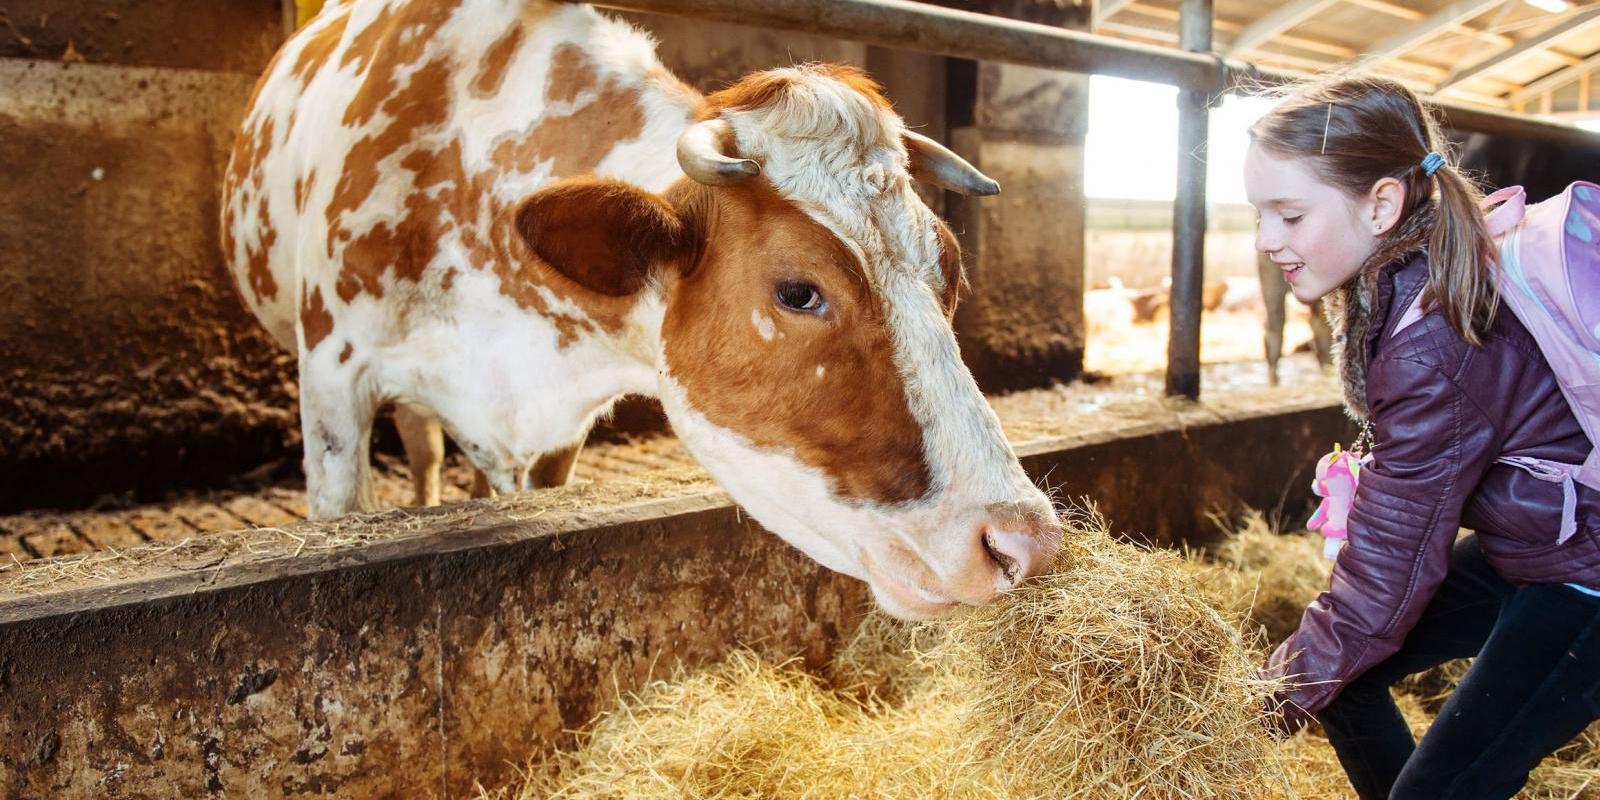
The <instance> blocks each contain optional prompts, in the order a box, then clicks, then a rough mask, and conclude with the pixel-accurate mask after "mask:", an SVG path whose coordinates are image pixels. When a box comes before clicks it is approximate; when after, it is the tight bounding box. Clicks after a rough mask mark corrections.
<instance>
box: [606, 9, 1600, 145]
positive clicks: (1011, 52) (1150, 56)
mask: <svg viewBox="0 0 1600 800" xmlns="http://www.w3.org/2000/svg"><path fill="white" fill-rule="evenodd" d="M1376 2H1381V0H1363V4H1367V3H1376ZM602 4H603V5H606V6H610V7H612V8H622V9H628V10H630V11H645V12H650V13H655V14H675V15H680V16H691V17H695V18H697V19H706V20H714V21H717V22H731V23H735V24H741V25H758V26H762V27H767V28H773V29H777V30H791V31H805V32H807V33H819V34H824V35H828V36H835V37H838V38H840V39H847V40H850V41H856V42H866V43H868V44H877V45H883V46H885V47H899V48H903V49H908V50H921V51H924V52H929V53H939V54H941V55H947V56H954V57H956V58H970V59H978V60H984V61H998V62H1003V63H1008V64H1023V65H1027V66H1033V67H1044V68H1045V69H1059V70H1065V71H1068V72H1093V73H1099V74H1105V75H1114V76H1117V77H1122V78H1134V79H1137V80H1147V81H1156V82H1159V83H1166V84H1172V85H1176V86H1178V87H1180V88H1182V87H1188V88H1194V89H1202V90H1207V91H1216V90H1217V89H1218V86H1219V83H1220V82H1221V80H1222V78H1223V75H1222V70H1221V68H1220V67H1219V63H1218V60H1217V59H1216V58H1215V57H1214V56H1211V55H1208V54H1204V53H1197V52H1196V53H1191V52H1184V51H1181V50H1173V49H1170V48H1166V47H1158V46H1155V45H1142V44H1138V43H1135V42H1127V41H1119V40H1116V39H1112V38H1110V37H1107V36H1095V35H1093V34H1088V33H1081V32H1078V31H1069V30H1064V29H1061V28H1052V27H1050V26H1048V25H1039V24H1035V23H1031V22H1022V21H1018V20H1011V19H1004V18H1001V17H993V16H989V15H986V14H974V13H972V12H970V11H957V10H955V9H949V8H940V7H938V6H932V5H927V4H924V3H915V2H910V0H603V2H602ZM1224 63H1226V64H1227V74H1226V77H1227V79H1228V80H1229V81H1230V85H1229V86H1228V87H1227V88H1230V89H1232V88H1236V87H1237V88H1242V89H1244V90H1246V91H1248V90H1249V89H1251V88H1254V87H1255V86H1257V85H1260V84H1261V83H1283V82H1286V81H1292V80H1297V79H1298V78H1299V77H1300V76H1297V75H1294V74H1292V73H1285V72H1277V71H1274V70H1267V69H1261V68H1258V67H1256V66H1254V65H1252V64H1250V63H1249V62H1246V61H1239V60H1232V59H1229V60H1227V61H1226V62H1224ZM1575 74H1576V73H1574V75H1575ZM1434 105H1436V106H1438V107H1439V108H1440V109H1442V110H1444V111H1445V112H1446V116H1448V117H1449V118H1450V119H1451V121H1452V123H1453V124H1456V125H1458V126H1461V127H1462V128H1463V129H1464V130H1470V131H1478V132H1481V133H1490V134H1504V135H1511V136H1522V137H1525V138H1530V139H1534V140H1536V141H1540V142H1544V143H1547V144H1555V145H1574V146H1582V147H1595V146H1600V133H1596V132H1591V131H1586V130H1584V129H1582V128H1578V127H1575V126H1572V125H1567V124H1564V123H1551V122H1541V121H1538V120H1533V119H1519V118H1516V117H1512V116H1511V115H1509V114H1496V113H1494V112H1486V111H1481V110H1478V109H1474V108H1470V107H1468V106H1464V105H1458V104H1453V103H1446V102H1435V103H1434ZM1479 125H1482V126H1486V127H1478V126H1479Z"/></svg>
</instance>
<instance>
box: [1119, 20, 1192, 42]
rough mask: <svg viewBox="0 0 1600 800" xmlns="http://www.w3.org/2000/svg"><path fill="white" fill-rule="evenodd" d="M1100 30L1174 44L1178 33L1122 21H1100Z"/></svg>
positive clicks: (1147, 40) (1148, 40) (1143, 39)
mask: <svg viewBox="0 0 1600 800" xmlns="http://www.w3.org/2000/svg"><path fill="white" fill-rule="evenodd" d="M1100 30H1101V31H1102V32H1103V33H1114V34H1116V35H1118V36H1127V37H1129V38H1132V39H1139V40H1141V41H1146V42H1159V43H1161V44H1171V45H1175V44H1177V43H1178V34H1177V33H1175V32H1173V31H1164V30H1161V29H1159V28H1146V27H1144V26H1143V25H1129V24H1127V23H1124V22H1109V21H1108V22H1102V23H1100Z"/></svg>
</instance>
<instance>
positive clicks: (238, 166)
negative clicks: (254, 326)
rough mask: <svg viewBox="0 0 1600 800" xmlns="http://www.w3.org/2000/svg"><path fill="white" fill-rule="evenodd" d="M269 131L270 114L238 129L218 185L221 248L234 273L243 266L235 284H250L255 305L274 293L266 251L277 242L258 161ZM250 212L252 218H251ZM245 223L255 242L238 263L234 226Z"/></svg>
mask: <svg viewBox="0 0 1600 800" xmlns="http://www.w3.org/2000/svg"><path fill="white" fill-rule="evenodd" d="M257 91H260V87H259V85H258V86H257ZM273 132H274V126H273V123H272V118H271V117H266V118H262V119H259V120H257V121H256V122H255V123H254V124H247V125H244V126H242V127H241V128H240V130H239V134H238V135H237V136H236V137H234V144H233V157H232V158H231V159H230V160H229V162H228V171H227V174H226V175H224V176H223V184H222V185H223V190H222V191H223V194H222V196H223V200H224V214H223V224H222V246H223V251H224V252H225V253H226V254H227V258H228V261H229V263H230V264H232V265H233V268H234V270H235V271H236V272H237V271H239V270H240V269H241V268H242V269H243V273H244V274H243V275H241V276H239V284H240V286H241V288H242V287H243V286H249V287H250V291H251V293H252V294H254V295H255V302H256V303H257V304H260V303H261V302H262V301H263V300H264V299H272V298H275V297H277V296H278V284H277V281H276V280H274V279H273V277H272V269H271V265H270V263H269V262H268V260H267V253H268V250H270V249H271V248H272V245H273V243H274V242H276V241H277V237H278V234H277V231H276V230H275V229H274V228H273V226H272V220H271V218H270V217H269V216H268V215H267V203H266V198H265V197H264V196H263V195H262V194H261V184H262V175H261V162H262V160H263V159H265V158H266V157H267V154H268V153H270V152H271V151H272V137H273ZM252 202H253V203H254V204H255V209H254V211H253V212H252V210H251V209H250V208H249V205H250V204H251V203H252ZM252 214H253V216H254V219H251V217H252ZM248 225H254V226H256V230H257V235H256V244H255V245H254V246H252V245H249V244H246V245H245V248H244V261H243V262H242V263H240V262H237V261H235V260H234V259H235V258H237V254H238V251H237V248H238V245H239V239H238V234H237V231H236V228H238V229H239V230H243V229H244V227H245V226H248Z"/></svg>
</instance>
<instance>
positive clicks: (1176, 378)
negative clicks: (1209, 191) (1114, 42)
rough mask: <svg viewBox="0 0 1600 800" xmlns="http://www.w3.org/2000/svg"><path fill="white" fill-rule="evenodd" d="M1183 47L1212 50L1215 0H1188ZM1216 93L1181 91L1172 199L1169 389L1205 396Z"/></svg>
mask: <svg viewBox="0 0 1600 800" xmlns="http://www.w3.org/2000/svg"><path fill="white" fill-rule="evenodd" d="M1179 8H1180V9H1181V10H1182V14H1183V16H1182V17H1181V18H1180V19H1179V20H1178V38H1179V40H1180V41H1179V46H1180V47H1182V48H1183V49H1184V50H1187V51H1190V52H1202V53H1203V52H1208V51H1210V50H1211V19H1212V14H1213V10H1212V6H1211V0H1183V2H1182V3H1181V5H1180V6H1179ZM1212 97H1213V95H1212V93H1210V92H1208V91H1206V90H1205V89H1197V88H1183V89H1179V90H1178V187H1177V195H1176V196H1175V197H1174V198H1173V204H1172V296H1171V298H1170V300H1169V307H1170V311H1171V313H1170V314H1169V315H1168V321H1169V324H1170V327H1169V334H1168V338H1167V394H1169V395H1179V396H1183V397H1187V398H1189V399H1190V400H1195V399H1198V398H1199V397H1200V312H1201V310H1202V309H1201V307H1200V303H1201V294H1202V288H1203V286H1204V284H1205V262H1206V144H1207V141H1208V139H1209V138H1210V124H1211V99H1212Z"/></svg>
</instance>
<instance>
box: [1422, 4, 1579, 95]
mask: <svg viewBox="0 0 1600 800" xmlns="http://www.w3.org/2000/svg"><path fill="white" fill-rule="evenodd" d="M1597 22H1600V7H1595V8H1585V9H1582V10H1581V11H1579V12H1578V13H1576V14H1574V15H1572V16H1571V17H1569V18H1568V19H1567V20H1565V21H1564V22H1562V23H1560V24H1559V25H1555V26H1553V27H1551V28H1550V29H1549V30H1547V31H1544V32H1543V33H1538V34H1535V35H1533V36H1529V37H1528V38H1526V39H1522V40H1519V41H1518V42H1517V43H1516V44H1514V45H1512V46H1511V48H1510V49H1508V50H1502V51H1500V52H1498V53H1496V54H1494V55H1492V56H1489V57H1488V58H1485V59H1483V60H1481V61H1478V62H1476V63H1474V64H1470V65H1468V66H1465V67H1462V68H1460V69H1458V70H1456V71H1455V72H1452V73H1450V76H1449V77H1447V78H1445V79H1444V80H1443V81H1440V82H1439V91H1444V90H1445V89H1448V88H1450V87H1451V86H1454V85H1456V84H1458V83H1461V82H1462V81H1465V80H1468V79H1470V78H1473V77H1475V76H1477V75H1481V74H1483V73H1484V72H1487V71H1489V70H1491V69H1494V68H1495V67H1498V66H1500V65H1501V64H1504V63H1506V62H1507V61H1510V60H1512V59H1514V58H1518V57H1520V56H1523V55H1525V54H1527V53H1530V52H1533V51H1536V50H1541V51H1542V50H1543V49H1544V48H1545V46H1546V45H1549V44H1553V43H1554V42H1555V41H1556V40H1557V39H1560V38H1561V37H1563V36H1566V35H1567V34H1570V33H1576V32H1578V31H1581V30H1586V29H1588V28H1589V27H1591V26H1593V25H1594V24H1596V23H1597Z"/></svg>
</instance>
